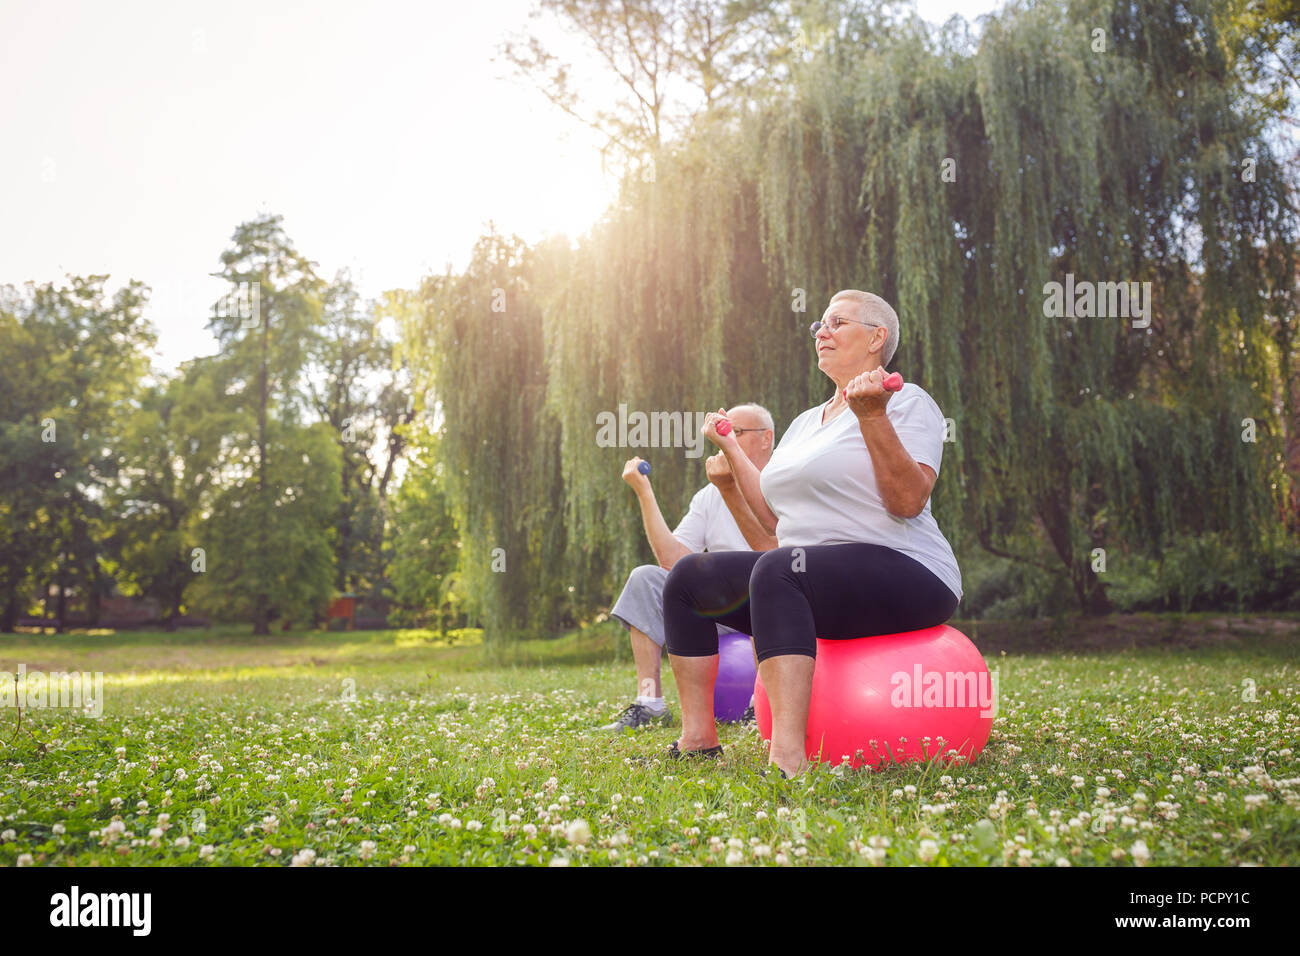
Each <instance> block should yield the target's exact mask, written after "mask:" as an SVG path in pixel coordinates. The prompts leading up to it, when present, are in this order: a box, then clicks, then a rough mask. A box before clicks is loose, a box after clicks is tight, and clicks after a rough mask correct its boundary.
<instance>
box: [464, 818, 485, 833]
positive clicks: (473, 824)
mask: <svg viewBox="0 0 1300 956" xmlns="http://www.w3.org/2000/svg"><path fill="white" fill-rule="evenodd" d="M465 829H466V830H470V831H478V830H482V829H483V824H482V823H480V822H479V821H478V820H470V821H468V822H467V823H466V824H465Z"/></svg>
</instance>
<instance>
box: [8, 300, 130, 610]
mask: <svg viewBox="0 0 1300 956" xmlns="http://www.w3.org/2000/svg"><path fill="white" fill-rule="evenodd" d="M107 279H108V276H88V277H78V276H70V277H68V284H67V285H63V286H56V285H55V284H53V283H46V284H43V285H35V284H32V283H28V284H27V286H26V287H25V290H24V292H23V293H21V294H20V293H18V292H17V290H15V289H14V288H13V287H6V289H5V293H4V296H3V300H4V301H3V303H2V304H0V345H3V347H4V348H3V354H4V355H5V359H6V360H5V362H4V363H0V463H2V464H0V514H3V515H4V517H5V519H6V520H5V521H4V522H3V524H4V530H3V531H0V584H2V585H3V587H4V590H5V595H6V598H5V604H4V607H3V609H2V611H0V629H4V630H12V628H13V625H14V622H15V620H16V618H17V617H18V615H19V613H20V610H21V609H22V604H23V603H24V602H23V599H22V597H21V595H22V594H23V593H24V592H27V593H31V592H30V590H29V589H30V588H31V586H33V585H35V586H37V587H39V588H40V589H41V592H42V594H44V595H48V594H49V591H50V589H51V588H53V590H54V593H55V606H54V608H53V611H54V615H53V616H54V617H55V619H56V620H57V621H58V626H59V628H60V629H62V627H63V625H64V622H65V619H66V618H67V616H68V614H69V596H70V595H71V594H73V593H74V592H75V593H76V594H78V595H79V596H80V598H81V599H82V601H83V602H84V607H85V610H86V613H87V614H88V616H89V618H90V620H91V622H92V623H93V622H94V621H95V619H96V617H97V614H98V602H99V598H100V597H101V596H102V595H103V594H105V593H106V592H107V591H108V590H109V589H110V588H111V585H112V582H111V579H110V576H109V575H108V574H107V573H106V571H105V569H104V566H103V557H104V555H103V549H102V544H103V541H104V538H105V537H106V534H107V528H106V523H105V522H106V520H107V518H106V516H105V515H104V512H103V498H104V494H105V491H106V489H107V488H108V487H109V485H110V484H111V483H112V482H113V480H114V479H115V476H116V473H117V469H118V466H119V464H120V456H119V454H118V451H117V446H118V443H119V441H120V429H121V423H122V422H123V421H124V420H125V418H126V417H127V415H128V413H129V406H130V400H131V397H132V396H133V394H134V392H135V389H136V387H137V383H138V382H139V380H140V378H141V376H142V375H143V373H144V371H145V370H146V368H147V360H146V358H145V355H146V354H147V351H148V349H149V348H151V347H152V345H153V344H154V341H155V339H154V333H153V330H152V328H151V327H150V326H149V324H148V323H147V322H146V321H145V319H144V318H143V316H142V314H141V309H142V306H143V303H144V288H143V286H141V285H140V284H139V283H137V282H134V281H133V282H129V283H127V284H126V285H125V286H123V287H122V288H121V289H119V290H118V291H117V292H116V293H115V294H114V295H113V297H112V298H111V299H108V298H107V297H106V296H105V293H104V283H105V282H106V281H107Z"/></svg>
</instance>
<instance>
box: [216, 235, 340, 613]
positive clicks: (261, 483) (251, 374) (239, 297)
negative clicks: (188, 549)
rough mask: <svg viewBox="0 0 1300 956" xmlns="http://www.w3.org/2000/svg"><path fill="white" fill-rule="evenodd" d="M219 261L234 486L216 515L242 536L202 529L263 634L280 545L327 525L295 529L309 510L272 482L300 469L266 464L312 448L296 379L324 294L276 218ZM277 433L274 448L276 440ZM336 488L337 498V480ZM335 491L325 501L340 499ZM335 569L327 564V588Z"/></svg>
mask: <svg viewBox="0 0 1300 956" xmlns="http://www.w3.org/2000/svg"><path fill="white" fill-rule="evenodd" d="M221 262H222V269H221V271H220V272H218V273H216V274H217V275H219V276H220V277H221V278H223V279H225V280H226V281H228V282H229V283H230V288H231V292H230V295H229V296H228V297H227V299H226V300H223V303H220V304H219V305H218V307H217V308H216V310H215V314H214V316H213V318H212V320H211V321H210V322H209V324H208V327H209V328H210V329H211V330H212V332H213V334H214V335H216V337H217V340H218V342H219V343H220V344H221V360H220V367H219V369H216V370H214V371H215V374H216V376H217V380H218V382H219V383H220V384H221V386H222V389H221V392H220V395H221V396H222V397H221V399H220V402H221V405H222V406H225V407H224V408H223V409H222V410H221V411H220V412H219V414H221V415H223V416H227V417H228V420H229V421H230V424H231V425H232V426H233V427H234V429H235V430H234V431H232V432H230V433H228V434H227V435H226V436H224V438H223V443H224V445H225V446H226V448H227V449H228V451H227V452H226V454H224V455H223V458H225V459H226V465H227V467H228V468H229V469H230V472H229V474H230V475H231V477H232V478H233V480H234V483H235V485H234V487H228V489H227V491H226V492H224V493H223V494H222V495H221V496H219V502H218V504H217V505H216V506H214V507H215V508H216V511H214V514H216V513H220V514H222V515H223V516H224V517H226V518H228V519H230V520H231V521H232V522H233V523H234V524H233V526H234V527H237V528H238V529H239V534H238V535H236V536H234V537H232V536H231V534H230V532H231V527H225V526H222V525H221V524H220V523H219V522H216V521H213V522H209V523H208V525H207V529H208V531H207V533H209V534H214V533H215V535H216V536H217V537H219V538H220V542H221V544H220V547H219V548H217V549H216V550H219V551H220V552H221V553H222V554H223V555H224V556H225V558H226V560H227V561H229V562H230V563H229V564H227V565H226V566H224V567H223V568H222V569H221V571H220V573H219V575H218V577H219V578H220V579H222V580H224V581H225V582H226V584H227V586H228V587H230V588H231V589H232V593H231V594H230V604H231V605H232V606H240V607H247V608H248V612H249V614H250V615H251V617H252V621H253V633H255V634H267V633H269V632H270V622H271V617H272V611H273V606H275V605H277V604H279V603H281V602H282V601H283V595H281V594H277V593H276V592H274V591H273V588H274V587H275V582H277V581H283V578H282V569H283V564H282V562H283V560H284V550H283V548H282V543H283V542H285V541H288V540H290V539H292V538H294V537H295V536H301V535H308V536H316V537H319V536H322V535H325V534H326V530H325V529H318V528H314V527H311V528H309V527H306V526H303V525H295V524H294V521H296V520H297V519H298V518H301V517H303V516H304V515H309V514H311V512H312V509H311V508H303V507H301V506H295V507H290V504H289V502H290V501H291V500H292V496H287V488H286V487H285V486H280V487H277V486H276V484H275V483H273V482H272V481H271V476H272V474H280V475H282V476H283V477H284V478H285V479H286V480H292V477H293V476H295V475H296V474H297V471H298V468H297V465H298V463H296V462H294V463H289V462H284V463H278V462H272V461H271V458H270V456H271V453H272V452H273V451H274V450H275V449H276V448H279V449H280V450H282V451H284V452H285V453H287V454H303V452H302V451H301V447H302V446H304V445H312V446H314V444H315V441H316V439H315V438H311V437H309V436H307V435H305V434H299V433H298V432H297V430H296V428H295V423H296V422H297V421H298V420H299V417H300V413H301V411H302V406H303V399H302V392H301V380H300V376H301V373H302V370H303V366H304V364H305V363H306V361H307V357H308V351H307V350H308V343H309V341H310V340H311V336H312V334H313V331H314V329H315V328H316V326H317V324H318V322H319V320H320V310H321V297H322V291H323V290H322V283H321V280H320V279H319V278H318V277H317V275H316V273H315V271H314V266H313V263H311V262H309V261H308V260H307V259H306V258H305V257H304V256H302V255H301V254H300V253H299V252H298V251H297V250H296V249H295V248H294V246H293V243H292V242H291V241H290V240H289V238H288V237H287V236H286V235H285V233H284V229H283V226H282V220H281V217H279V216H261V217H259V218H257V219H254V220H251V221H249V222H246V223H243V224H241V225H240V226H239V227H238V228H237V229H236V230H235V233H234V236H233V237H232V246H231V247H230V248H229V249H227V250H226V251H225V252H223V253H222V255H221ZM273 430H275V431H276V432H277V435H278V436H279V437H278V440H277V442H273V441H272V431H273ZM315 452H316V457H317V459H318V461H319V462H324V463H329V462H337V456H335V457H328V456H324V455H322V454H321V453H320V450H319V449H318V448H317V449H315ZM249 453H253V454H251V455H250V454H249ZM250 485H251V487H250ZM334 485H335V489H336V492H337V480H335V481H334ZM336 492H335V493H331V494H330V495H329V496H328V499H329V500H331V501H335V500H337V493H336ZM319 501H320V499H318V500H317V501H316V502H314V503H313V504H317V505H318V504H319ZM285 522H288V523H285ZM299 544H300V545H301V553H302V554H303V555H304V556H306V555H314V554H316V553H317V551H318V547H319V541H317V540H315V537H313V539H312V540H311V541H305V540H303V541H300V542H299ZM320 568H321V565H320V564H319V562H316V561H314V560H313V561H312V562H311V563H310V564H308V565H307V566H305V567H304V568H303V573H304V574H308V573H319V572H320ZM331 572H332V568H327V570H326V574H327V578H326V583H325V587H326V589H327V588H328V581H329V579H330V578H331V577H332V573H331ZM293 584H294V587H293V588H292V589H291V590H292V591H293V593H295V594H302V593H318V592H320V591H321V583H320V581H318V580H300V581H295V582H293Z"/></svg>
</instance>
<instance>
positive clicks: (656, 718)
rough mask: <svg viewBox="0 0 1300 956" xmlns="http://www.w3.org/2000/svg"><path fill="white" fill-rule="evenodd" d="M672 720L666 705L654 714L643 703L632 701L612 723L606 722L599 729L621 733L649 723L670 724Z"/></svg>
mask: <svg viewBox="0 0 1300 956" xmlns="http://www.w3.org/2000/svg"><path fill="white" fill-rule="evenodd" d="M672 722H673V712H672V711H671V710H669V709H668V708H667V707H665V708H664V710H663V713H662V714H656V713H655V712H654V711H652V710H651V709H650V708H649V707H647V706H646V705H645V704H639V703H637V702H636V701H633V702H632V703H631V704H628V706H627V710H625V711H623V713H621V714H620V715H619V717H618V720H616V721H614V722H613V723H612V724H606V725H605V726H604V727H601V728H600V729H601V730H611V731H613V732H614V733H616V734H618V733H622V732H623V731H625V730H635V729H636V728H637V727H645V726H647V725H649V724H671V723H672Z"/></svg>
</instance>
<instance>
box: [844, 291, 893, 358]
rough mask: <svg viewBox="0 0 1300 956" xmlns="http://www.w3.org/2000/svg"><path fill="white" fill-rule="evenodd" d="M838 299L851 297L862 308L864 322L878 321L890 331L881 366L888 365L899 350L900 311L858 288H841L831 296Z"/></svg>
mask: <svg viewBox="0 0 1300 956" xmlns="http://www.w3.org/2000/svg"><path fill="white" fill-rule="evenodd" d="M836 299H850V300H852V301H854V302H856V303H857V304H858V306H859V307H860V308H861V310H862V320H863V321H864V322H878V323H880V324H881V325H882V326H884V327H885V329H886V331H888V332H889V337H888V338H886V339H885V347H884V349H883V350H882V353H881V357H882V358H883V361H882V362H881V367H882V368H883V367H888V365H889V363H890V362H892V361H893V360H894V353H895V352H897V351H898V313H897V312H895V311H894V307H893V306H892V305H890V304H889V303H888V302H886V301H885V300H884V299H882V298H881V297H880V296H878V295H875V294H874V293H871V292H859V291H858V290H857V289H841V290H840V291H839V292H836V293H835V294H834V295H833V296H831V301H832V302H834V301H835V300H836Z"/></svg>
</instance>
